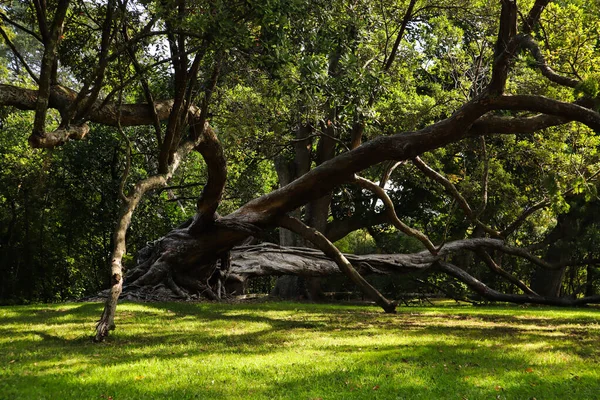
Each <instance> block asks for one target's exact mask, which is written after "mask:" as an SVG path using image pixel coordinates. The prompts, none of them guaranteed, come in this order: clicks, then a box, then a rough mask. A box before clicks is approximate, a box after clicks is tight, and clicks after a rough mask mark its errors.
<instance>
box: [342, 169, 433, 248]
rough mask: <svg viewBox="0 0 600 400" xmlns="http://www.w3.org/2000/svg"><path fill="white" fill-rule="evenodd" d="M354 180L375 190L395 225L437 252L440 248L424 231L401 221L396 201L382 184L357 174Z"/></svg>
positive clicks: (367, 188)
mask: <svg viewBox="0 0 600 400" xmlns="http://www.w3.org/2000/svg"><path fill="white" fill-rule="evenodd" d="M354 182H356V184H358V185H359V186H360V187H362V188H364V189H366V190H368V191H371V192H373V193H374V194H375V195H376V196H377V197H379V198H380V199H381V201H383V204H384V205H385V210H386V213H387V215H388V218H389V221H390V222H391V223H392V225H394V226H395V227H396V228H397V229H398V230H400V231H402V232H403V233H405V234H406V235H408V236H412V237H414V238H416V239H418V240H419V241H420V242H421V243H423V245H424V246H425V248H427V250H429V251H430V252H431V254H434V255H435V254H437V252H438V249H436V247H435V246H434V245H433V243H431V241H430V240H429V238H428V237H427V236H426V235H425V234H424V233H423V232H421V231H419V230H417V229H414V228H411V227H410V226H408V225H406V224H405V223H404V222H402V221H400V219H399V218H398V214H396V210H395V209H394V203H393V202H392V200H391V199H390V197H389V196H388V195H387V193H386V192H385V190H384V189H383V188H381V187H380V186H378V185H377V184H375V183H373V182H371V181H370V180H368V179H365V178H361V177H360V176H355V177H354Z"/></svg>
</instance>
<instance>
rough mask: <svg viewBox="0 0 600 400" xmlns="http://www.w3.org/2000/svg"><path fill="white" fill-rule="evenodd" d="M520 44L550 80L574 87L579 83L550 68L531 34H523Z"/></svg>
mask: <svg viewBox="0 0 600 400" xmlns="http://www.w3.org/2000/svg"><path fill="white" fill-rule="evenodd" d="M521 45H522V46H523V47H524V48H526V49H528V50H529V52H530V53H531V55H532V56H533V58H535V61H536V63H537V67H538V68H539V69H540V71H541V72H542V75H544V76H545V77H546V78H548V79H549V80H550V81H552V82H554V83H557V84H559V85H562V86H567V87H571V88H574V87H575V86H577V85H578V84H579V81H578V80H577V79H571V78H568V77H565V76H562V75H559V74H557V73H556V72H554V70H553V69H552V68H550V67H549V66H548V64H546V60H545V59H544V55H543V54H542V52H541V51H540V48H539V46H538V45H537V43H536V42H535V40H533V38H532V37H531V36H525V37H524V38H523V40H522V41H521Z"/></svg>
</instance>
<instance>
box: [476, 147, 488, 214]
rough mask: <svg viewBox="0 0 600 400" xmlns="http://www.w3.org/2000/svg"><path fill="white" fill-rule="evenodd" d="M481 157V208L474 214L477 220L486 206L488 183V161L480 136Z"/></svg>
mask: <svg viewBox="0 0 600 400" xmlns="http://www.w3.org/2000/svg"><path fill="white" fill-rule="evenodd" d="M480 141H481V155H482V157H483V175H482V177H481V202H482V204H481V207H480V208H479V210H478V211H477V213H476V214H475V217H476V218H479V217H480V216H481V214H483V213H484V211H485V209H486V207H487V204H488V182H489V175H490V160H489V158H488V155H487V149H486V144H485V137H484V136H481V138H480Z"/></svg>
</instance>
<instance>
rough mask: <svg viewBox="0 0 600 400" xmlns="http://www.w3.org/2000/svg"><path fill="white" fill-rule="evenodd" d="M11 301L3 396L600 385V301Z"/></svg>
mask: <svg viewBox="0 0 600 400" xmlns="http://www.w3.org/2000/svg"><path fill="white" fill-rule="evenodd" d="M100 311H101V305H99V304H89V303H88V304H60V305H36V306H22V307H2V308H0V393H1V394H0V398H7V399H9V398H10V399H44V398H47V399H56V398H60V399H88V398H89V399H92V398H97V399H101V398H104V399H108V398H109V397H112V398H113V399H114V400H116V399H138V398H144V399H153V398H154V399H165V398H171V399H185V398H200V399H211V398H232V399H233V398H235V399H239V398H293V399H313V398H323V399H349V398H351V399H355V398H359V399H360V398H364V399H372V398H381V399H395V398H400V399H402V398H406V399H418V398H421V399H441V398H447V399H463V398H467V399H480V398H494V399H495V398H506V399H529V398H534V397H535V398H538V399H552V398H555V399H562V398H578V399H596V398H598V396H599V395H600V372H599V369H600V368H598V367H599V363H600V321H599V317H600V315H599V312H598V310H597V309H591V308H590V309H577V310H564V309H560V310H559V309H548V308H518V307H465V306H456V307H454V306H438V307H410V308H401V309H400V310H399V313H398V314H397V315H388V314H383V313H382V312H380V311H379V310H378V309H376V308H373V307H358V306H334V305H314V304H296V303H261V304H236V305H229V304H207V303H203V304H191V303H159V304H133V303H125V304H122V305H120V307H119V310H118V317H117V321H116V322H117V325H118V329H117V331H115V332H114V333H113V335H112V336H110V337H109V339H108V340H107V342H106V343H103V344H94V343H92V342H91V340H90V337H91V335H92V332H93V327H94V320H95V318H97V316H98V315H99V314H100Z"/></svg>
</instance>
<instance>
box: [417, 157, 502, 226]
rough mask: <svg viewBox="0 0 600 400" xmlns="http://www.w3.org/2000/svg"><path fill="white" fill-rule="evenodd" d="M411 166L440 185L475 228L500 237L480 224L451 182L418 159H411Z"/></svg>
mask: <svg viewBox="0 0 600 400" xmlns="http://www.w3.org/2000/svg"><path fill="white" fill-rule="evenodd" d="M413 164H414V165H415V167H417V168H418V169H419V170H420V171H421V172H423V174H425V176H427V177H429V178H430V179H432V180H434V181H436V182H438V183H439V184H440V185H442V186H443V187H444V188H445V189H446V190H447V191H448V192H449V193H450V195H452V197H453V198H454V199H455V200H456V201H457V202H458V205H459V206H460V208H461V209H462V210H463V212H464V213H465V215H466V217H467V218H468V219H469V220H470V221H471V222H473V223H474V224H475V225H476V226H478V227H479V228H481V229H483V230H484V231H485V232H487V233H489V234H490V235H492V236H493V237H500V233H499V232H497V231H495V230H494V229H492V228H490V227H489V226H487V225H485V224H484V223H483V222H481V221H480V220H479V219H478V218H477V216H476V215H475V213H474V212H473V210H472V209H471V206H469V203H467V200H466V199H465V198H464V197H463V195H462V194H460V192H459V191H458V189H457V188H456V186H454V184H453V183H452V182H450V181H449V180H448V179H446V177H444V176H443V175H442V174H440V173H438V172H437V171H435V170H434V169H433V168H431V167H430V166H429V165H427V164H426V163H425V162H424V161H423V160H421V159H420V158H419V157H415V158H414V159H413Z"/></svg>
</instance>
